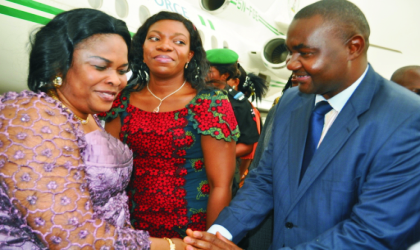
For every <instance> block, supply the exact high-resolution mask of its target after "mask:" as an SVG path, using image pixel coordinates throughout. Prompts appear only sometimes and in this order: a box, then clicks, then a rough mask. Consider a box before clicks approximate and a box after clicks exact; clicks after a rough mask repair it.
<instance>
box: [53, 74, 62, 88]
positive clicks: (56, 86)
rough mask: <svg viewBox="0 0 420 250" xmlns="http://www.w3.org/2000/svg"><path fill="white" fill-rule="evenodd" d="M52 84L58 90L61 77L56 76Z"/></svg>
mask: <svg viewBox="0 0 420 250" xmlns="http://www.w3.org/2000/svg"><path fill="white" fill-rule="evenodd" d="M53 83H54V87H55V88H56V89H58V88H59V87H61V85H62V84H63V79H61V77H59V76H56V77H55V79H54V80H53Z"/></svg>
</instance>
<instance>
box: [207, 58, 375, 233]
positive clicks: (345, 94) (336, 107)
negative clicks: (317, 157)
mask: <svg viewBox="0 0 420 250" xmlns="http://www.w3.org/2000/svg"><path fill="white" fill-rule="evenodd" d="M368 69H369V65H368V66H367V67H366V70H365V72H363V74H362V75H361V76H360V77H359V79H357V80H356V81H355V82H354V83H353V84H352V85H350V86H349V87H348V88H346V89H345V90H343V91H341V92H340V93H338V94H336V95H335V96H333V97H331V98H330V99H328V100H326V99H325V98H324V97H323V96H322V95H316V97H315V104H317V103H318V102H320V101H327V102H328V103H329V104H330V105H331V107H332V110H331V111H330V112H328V113H327V114H326V115H325V121H324V128H323V129H322V134H321V139H320V140H319V143H318V147H319V145H320V144H321V142H322V140H323V139H324V137H325V135H326V134H327V132H328V130H329V129H330V128H331V126H332V124H333V123H334V121H335V119H336V118H337V116H338V114H339V113H340V112H341V110H342V109H343V108H344V105H346V103H347V101H348V100H349V99H350V97H351V96H352V95H353V93H354V91H355V90H356V89H357V87H358V86H359V85H360V83H361V82H362V80H363V78H365V75H366V73H367V71H368ZM207 232H209V233H212V234H216V232H219V233H220V234H222V235H223V236H224V237H225V238H226V239H228V240H232V234H231V233H230V232H229V231H228V230H227V229H226V228H224V227H223V226H221V225H217V224H213V225H212V226H211V227H210V228H209V230H207Z"/></svg>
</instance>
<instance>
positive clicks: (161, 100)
mask: <svg viewBox="0 0 420 250" xmlns="http://www.w3.org/2000/svg"><path fill="white" fill-rule="evenodd" d="M186 82H187V80H185V81H184V83H183V84H182V85H181V87H179V88H178V89H177V90H175V91H174V92H172V93H170V94H169V95H167V96H165V97H163V98H159V97H157V96H156V95H155V94H153V92H152V91H151V90H150V89H149V83H147V85H146V86H147V90H148V91H149V92H150V94H152V96H153V97H155V98H156V99H158V100H159V101H160V103H159V105H158V106H157V107H156V108H155V109H154V110H153V113H159V108H160V105H162V102H163V101H164V100H165V99H166V98H168V97H170V96H171V95H173V94H175V93H176V92H178V91H180V90H181V89H182V87H184V85H185V83H186Z"/></svg>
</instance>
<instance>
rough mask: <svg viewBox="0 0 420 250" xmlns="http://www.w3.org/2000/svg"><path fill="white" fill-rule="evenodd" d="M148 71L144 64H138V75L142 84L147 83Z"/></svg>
mask: <svg viewBox="0 0 420 250" xmlns="http://www.w3.org/2000/svg"><path fill="white" fill-rule="evenodd" d="M148 69H149V68H148V67H147V65H146V63H144V62H142V63H141V64H140V69H139V75H140V80H141V82H143V83H146V82H148V81H149V74H148V73H147V71H148Z"/></svg>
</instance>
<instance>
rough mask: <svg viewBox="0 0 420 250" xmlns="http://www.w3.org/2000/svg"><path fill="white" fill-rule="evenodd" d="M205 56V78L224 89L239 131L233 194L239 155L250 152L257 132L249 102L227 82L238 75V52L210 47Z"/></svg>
mask: <svg viewBox="0 0 420 250" xmlns="http://www.w3.org/2000/svg"><path fill="white" fill-rule="evenodd" d="M206 56H207V60H208V61H209V62H210V70H209V73H208V79H207V80H208V82H209V83H211V84H213V86H214V87H216V88H218V89H224V90H226V92H227V96H228V98H229V101H230V103H231V104H232V108H233V112H234V113H235V117H236V120H237V122H238V127H239V131H240V137H239V139H238V141H237V142H236V158H237V164H236V166H237V167H236V171H235V178H234V184H233V187H232V194H233V195H235V194H236V192H237V190H238V189H239V181H240V174H239V165H240V162H239V161H240V159H239V157H242V156H245V155H248V154H249V153H251V152H252V149H253V145H254V143H255V142H257V141H258V138H259V133H258V129H257V125H256V123H255V120H254V119H255V114H254V112H253V109H252V106H251V104H250V103H249V102H248V100H247V98H246V97H245V95H244V94H243V93H242V92H239V91H236V90H234V89H233V88H232V87H230V86H229V85H228V84H227V81H228V80H229V79H231V78H237V77H239V76H240V71H239V69H238V57H239V56H238V54H237V53H236V52H235V51H233V50H230V49H211V50H207V51H206Z"/></svg>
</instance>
